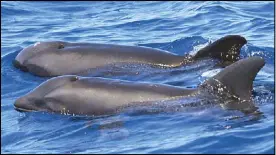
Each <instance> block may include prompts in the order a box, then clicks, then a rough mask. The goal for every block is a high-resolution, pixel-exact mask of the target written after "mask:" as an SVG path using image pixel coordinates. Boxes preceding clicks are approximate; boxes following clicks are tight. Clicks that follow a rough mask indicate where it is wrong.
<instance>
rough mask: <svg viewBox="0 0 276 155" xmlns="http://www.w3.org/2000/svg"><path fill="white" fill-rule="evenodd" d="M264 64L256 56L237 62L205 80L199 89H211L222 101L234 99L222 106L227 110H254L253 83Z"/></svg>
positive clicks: (261, 59)
mask: <svg viewBox="0 0 276 155" xmlns="http://www.w3.org/2000/svg"><path fill="white" fill-rule="evenodd" d="M264 64H265V61H264V59H263V58H261V57H256V56H254V57H249V58H246V59H242V60H239V61H237V62H235V63H233V64H231V65H230V66H227V67H226V68H225V69H223V70H222V71H221V72H219V73H218V74H217V75H215V76H214V77H211V78H209V79H207V80H206V81H205V82H204V83H203V84H202V85H201V87H203V88H208V90H210V89H211V90H212V91H211V92H213V93H214V94H215V95H218V96H219V97H220V98H223V99H225V100H223V101H226V100H227V99H234V102H230V101H229V102H227V104H224V106H225V107H227V108H228V109H239V110H243V111H248V110H254V109H256V108H255V106H254V105H253V101H252V89H253V81H254V79H255V77H256V75H257V73H258V72H259V71H260V69H261V68H262V67H263V66H264ZM236 101H240V102H236ZM237 103H239V104H237Z"/></svg>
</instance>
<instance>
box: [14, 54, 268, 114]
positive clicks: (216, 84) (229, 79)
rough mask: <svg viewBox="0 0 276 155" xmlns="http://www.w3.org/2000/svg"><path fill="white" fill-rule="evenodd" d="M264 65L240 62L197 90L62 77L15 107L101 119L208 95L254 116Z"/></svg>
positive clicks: (252, 59)
mask: <svg viewBox="0 0 276 155" xmlns="http://www.w3.org/2000/svg"><path fill="white" fill-rule="evenodd" d="M264 64H265V62H264V59H262V58H260V57H249V58H246V59H242V60H239V61H237V62H235V63H233V64H231V65H229V66H227V67H226V68H225V69H223V70H222V71H221V72H219V73H218V74H217V75H215V76H214V77H212V78H209V79H207V80H206V81H205V82H203V83H202V84H201V85H200V86H199V87H198V88H195V89H184V88H181V87H175V86H170V85H165V84H152V83H140V82H129V81H123V80H114V79H107V78H98V77H80V76H76V75H64V76H58V77H53V78H51V79H49V80H47V81H45V82H44V83H42V84H41V85H39V86H38V87H37V88H35V89H34V90H33V91H31V92H30V93H28V94H27V95H25V96H22V97H20V98H18V99H17V100H16V101H15V104H14V106H15V109H16V110H18V111H47V112H54V113H68V114H76V115H89V116H90V115H93V116H99V115H106V114H114V113H116V112H117V110H118V109H121V108H124V107H127V106H131V105H135V104H139V103H144V104H148V103H151V102H154V101H159V100H170V99H174V98H180V97H182V98H185V97H187V96H191V95H196V94H199V93H205V96H206V95H207V96H208V95H209V96H215V97H217V98H218V99H219V103H220V104H221V105H222V107H223V108H225V109H236V110H240V111H242V112H245V113H251V112H254V111H256V110H257V109H258V108H257V107H255V106H254V104H253V99H252V97H251V95H252V94H251V91H252V87H253V86H252V85H253V81H254V79H255V77H256V75H257V73H258V72H259V70H260V69H261V68H262V67H263V66H264ZM206 99H208V98H206Z"/></svg>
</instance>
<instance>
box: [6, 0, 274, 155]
mask: <svg viewBox="0 0 276 155" xmlns="http://www.w3.org/2000/svg"><path fill="white" fill-rule="evenodd" d="M274 16H275V14H274V2H273V1H271V2H269V1H268V2H1V153H275V151H274V149H275V139H274V137H275V132H274V127H275V125H274V123H275V121H274V119H275V117H274V114H275V112H274V110H275V109H274V108H275V106H274V100H275V95H274V92H275V86H274V68H275V67H274V63H275V57H274V37H275V36H274V23H275V21H274ZM229 34H238V35H242V36H244V37H245V38H246V39H247V41H248V43H247V44H246V45H245V46H244V47H243V48H242V51H241V55H242V57H249V56H253V55H258V56H262V57H263V58H264V59H265V61H266V65H265V66H264V67H263V68H262V69H261V71H260V72H259V73H258V75H257V77H256V79H255V81H254V91H253V95H254V100H255V104H256V106H258V107H259V108H260V111H262V112H263V114H262V115H261V116H259V117H256V116H250V115H249V116H245V115H243V114H242V113H241V112H239V111H229V110H223V109H222V108H220V107H219V106H218V105H212V106H201V107H193V108H183V109H171V110H170V111H166V110H163V111H162V110H160V109H159V111H158V112H156V111H155V108H154V107H144V109H143V110H142V111H139V110H136V109H132V110H130V111H126V112H122V113H120V114H117V115H113V116H108V117H100V118H89V117H75V116H68V115H58V114H49V113H42V112H32V113H20V112H17V111H16V110H14V108H13V103H14V101H15V100H16V99H17V98H18V97H19V96H22V95H24V94H26V93H27V92H29V91H31V90H32V89H34V88H35V87H37V86H38V85H39V84H40V83H42V82H43V81H45V80H47V79H48V78H41V77H36V76H33V75H31V74H29V73H24V72H21V71H19V70H17V69H15V68H14V67H13V66H12V63H11V62H12V60H13V59H14V58H15V56H16V55H17V54H18V52H19V51H20V50H22V49H23V48H24V47H26V46H28V45H30V44H33V43H35V42H37V41H49V40H63V41H70V42H98V43H114V44H123V45H136V46H147V47H153V48H159V49H164V50H168V51H170V52H172V53H175V54H179V55H183V54H187V53H189V54H193V53H195V52H196V51H197V50H198V49H199V48H201V47H203V46H206V45H207V44H209V43H211V42H213V41H215V40H217V39H219V38H221V37H223V36H226V35H229ZM113 71H114V70H113ZM136 71H139V72H140V73H141V74H138V75H136V74H122V73H117V74H107V73H109V71H103V72H101V73H98V74H97V75H95V76H104V77H108V78H116V79H125V80H130V81H147V82H152V83H163V84H170V85H174V86H181V87H186V88H191V87H197V86H198V85H199V84H200V83H202V82H203V80H204V79H206V78H208V77H211V76H213V75H214V74H215V73H216V72H217V71H218V69H215V68H214V64H213V63H211V62H210V61H202V62H198V64H197V65H191V66H183V67H180V68H174V69H152V68H147V67H146V66H139V65H138V66H128V67H126V73H131V72H136ZM176 102H183V103H184V102H189V101H188V100H181V101H176ZM170 104H177V103H168V106H169V105H170Z"/></svg>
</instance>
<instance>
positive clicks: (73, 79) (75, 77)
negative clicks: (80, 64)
mask: <svg viewBox="0 0 276 155" xmlns="http://www.w3.org/2000/svg"><path fill="white" fill-rule="evenodd" d="M78 79H79V77H77V76H74V77H72V78H71V81H72V82H74V81H77V80H78Z"/></svg>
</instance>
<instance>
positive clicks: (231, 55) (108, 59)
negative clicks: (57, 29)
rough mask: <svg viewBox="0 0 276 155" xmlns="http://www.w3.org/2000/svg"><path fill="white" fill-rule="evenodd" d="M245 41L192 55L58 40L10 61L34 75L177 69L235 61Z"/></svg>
mask: <svg viewBox="0 0 276 155" xmlns="http://www.w3.org/2000/svg"><path fill="white" fill-rule="evenodd" d="M246 42H247V41H246V39H245V38H244V37H241V36H239V35H229V36H226V37H223V38H221V39H219V40H217V41H215V42H214V43H212V44H210V45H208V46H206V47H205V48H203V49H201V50H199V51H198V52H197V53H196V54H195V55H194V56H190V55H185V56H180V55H175V54H173V53H169V52H168V51H164V50H160V49H154V48H148V47H142V46H125V45H112V44H95V43H69V42H62V41H52V42H37V43H36V44H34V45H31V46H28V47H27V48H25V49H23V50H22V51H21V52H20V53H19V54H18V55H17V56H16V58H15V60H14V61H13V64H14V66H15V67H17V68H19V69H21V70H22V71H28V72H30V73H32V74H34V75H37V76H48V77H51V76H59V75H69V74H74V75H82V74H81V73H83V72H85V71H87V70H89V69H93V68H97V67H101V66H105V65H108V64H114V63H144V64H150V65H154V66H165V67H178V66H181V65H184V64H187V63H189V62H193V61H194V60H198V59H201V58H205V57H211V58H215V59H218V60H221V61H222V62H224V64H229V63H232V62H235V61H237V60H238V59H239V54H240V48H241V47H242V46H243V45H244V44H246Z"/></svg>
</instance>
